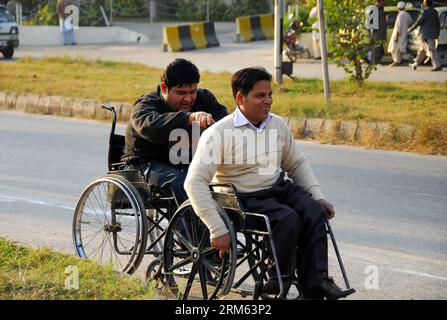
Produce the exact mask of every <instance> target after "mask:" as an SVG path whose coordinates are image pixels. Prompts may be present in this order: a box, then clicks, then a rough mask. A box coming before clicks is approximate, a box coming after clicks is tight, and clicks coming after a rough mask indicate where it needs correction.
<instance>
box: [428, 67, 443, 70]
mask: <svg viewBox="0 0 447 320" xmlns="http://www.w3.org/2000/svg"><path fill="white" fill-rule="evenodd" d="M441 70H442V67H438V68H433V69H431V70H430V71H441Z"/></svg>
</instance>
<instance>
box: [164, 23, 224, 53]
mask: <svg viewBox="0 0 447 320" xmlns="http://www.w3.org/2000/svg"><path fill="white" fill-rule="evenodd" d="M218 46H219V41H218V40H217V36H216V31H215V29H214V22H194V23H189V24H185V25H173V26H166V27H163V41H162V49H163V51H171V52H177V51H186V50H195V49H202V48H210V47H218Z"/></svg>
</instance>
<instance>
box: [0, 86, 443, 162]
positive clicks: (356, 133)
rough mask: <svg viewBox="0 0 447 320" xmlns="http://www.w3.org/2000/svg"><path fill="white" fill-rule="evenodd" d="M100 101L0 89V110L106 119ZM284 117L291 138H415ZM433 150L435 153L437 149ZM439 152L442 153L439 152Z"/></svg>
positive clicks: (404, 132)
mask: <svg viewBox="0 0 447 320" xmlns="http://www.w3.org/2000/svg"><path fill="white" fill-rule="evenodd" d="M108 103H111V104H112V105H114V106H115V109H116V112H117V118H118V121H128V119H129V114H130V110H131V107H132V104H130V103H124V102H116V101H115V102H114V101H112V102H108ZM101 105H102V102H100V101H97V100H91V99H74V98H69V97H60V96H44V95H38V94H34V93H20V94H19V93H15V92H5V91H0V111H8V110H10V111H20V112H27V113H38V114H46V115H57V116H63V117H75V118H86V119H95V120H110V119H111V118H112V117H111V114H110V112H107V111H106V110H104V109H102V108H101ZM286 120H287V124H288V125H289V127H290V128H291V129H292V132H293V135H294V137H295V138H301V139H302V138H307V139H313V140H318V141H320V142H322V143H331V144H350V145H363V146H368V147H373V148H385V149H395V150H396V149H397V150H408V149H409V147H410V146H411V144H412V142H414V141H415V140H416V138H417V132H416V128H415V127H414V126H410V125H391V124H389V123H383V122H377V123H375V122H366V121H339V120H332V119H312V118H309V119H302V118H294V117H289V118H287V119H286ZM446 131H447V130H446ZM435 153H438V154H439V152H435ZM440 153H441V154H443V152H440Z"/></svg>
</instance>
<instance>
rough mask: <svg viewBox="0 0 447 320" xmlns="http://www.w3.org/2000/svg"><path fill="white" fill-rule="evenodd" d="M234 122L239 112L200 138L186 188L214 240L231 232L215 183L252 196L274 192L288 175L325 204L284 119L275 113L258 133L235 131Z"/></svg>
mask: <svg viewBox="0 0 447 320" xmlns="http://www.w3.org/2000/svg"><path fill="white" fill-rule="evenodd" d="M233 117H234V113H233V114H230V115H228V116H226V117H225V118H223V119H222V120H220V121H219V122H217V123H215V124H214V125H213V126H211V127H210V128H208V129H207V130H206V131H205V132H204V133H203V135H202V136H201V137H200V140H199V143H198V146H197V150H196V153H195V155H194V157H193V160H192V162H191V165H190V167H189V170H188V175H187V177H186V180H185V185H184V186H185V190H186V193H187V194H188V197H189V199H190V200H191V203H192V206H193V208H194V210H195V212H196V214H197V215H198V216H199V217H200V218H201V219H202V221H203V222H204V223H205V225H206V226H207V227H208V228H209V230H210V234H211V238H216V237H220V236H222V235H224V234H225V233H227V232H228V230H227V229H226V227H225V225H224V223H223V221H222V219H221V218H220V216H219V214H218V213H217V207H216V203H215V202H214V200H213V199H212V197H211V192H210V189H209V184H210V182H215V183H232V184H234V185H235V187H236V189H237V190H238V191H239V192H244V193H246V192H253V191H259V190H262V189H267V188H269V187H271V186H272V185H273V184H274V183H275V182H276V181H277V180H278V178H279V175H280V173H281V171H284V172H286V173H287V174H288V176H289V178H291V179H292V180H293V181H294V183H296V184H297V185H299V186H301V187H302V188H304V189H305V190H307V191H308V192H310V193H311V194H312V197H313V198H314V199H315V200H319V199H324V195H323V193H322V192H321V190H320V186H319V184H318V181H317V179H316V178H315V176H314V174H313V172H312V169H311V168H310V166H309V164H308V162H307V161H306V158H305V157H304V155H303V153H302V152H301V150H300V149H299V148H298V145H297V144H296V142H295V141H294V138H293V136H292V133H291V130H290V128H289V127H288V126H287V124H286V123H285V121H284V120H283V119H282V118H281V117H280V116H277V115H274V114H272V119H271V121H270V122H269V123H268V124H267V126H266V127H265V128H264V130H263V131H262V132H261V133H259V134H257V133H256V132H255V130H253V129H250V128H248V127H246V126H243V127H238V128H235V126H234V122H233ZM263 146H264V147H263ZM265 146H266V147H265Z"/></svg>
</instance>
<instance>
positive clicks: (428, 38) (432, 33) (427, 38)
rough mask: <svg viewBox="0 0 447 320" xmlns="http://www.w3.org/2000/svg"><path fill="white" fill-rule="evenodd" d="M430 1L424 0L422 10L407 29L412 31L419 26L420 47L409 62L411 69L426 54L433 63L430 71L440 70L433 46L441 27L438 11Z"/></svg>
mask: <svg viewBox="0 0 447 320" xmlns="http://www.w3.org/2000/svg"><path fill="white" fill-rule="evenodd" d="M432 3H433V1H432V0H424V8H425V9H424V11H422V12H421V14H420V15H419V18H418V19H417V20H416V22H415V23H414V24H413V25H412V26H411V27H410V29H408V32H412V31H413V30H415V29H416V28H417V27H420V28H421V38H422V39H421V47H420V48H419V51H418V54H417V56H416V59H415V61H414V63H412V64H410V67H411V68H412V69H413V70H416V69H417V67H418V66H419V65H420V64H421V63H422V62H423V61H424V60H425V58H426V57H427V56H429V57H430V58H431V63H432V65H433V69H431V71H440V70H442V65H441V60H440V59H439V55H438V51H437V50H436V46H435V41H436V39H438V37H439V32H440V29H441V27H440V22H439V15H438V12H437V11H436V10H435V9H433V7H432Z"/></svg>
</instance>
